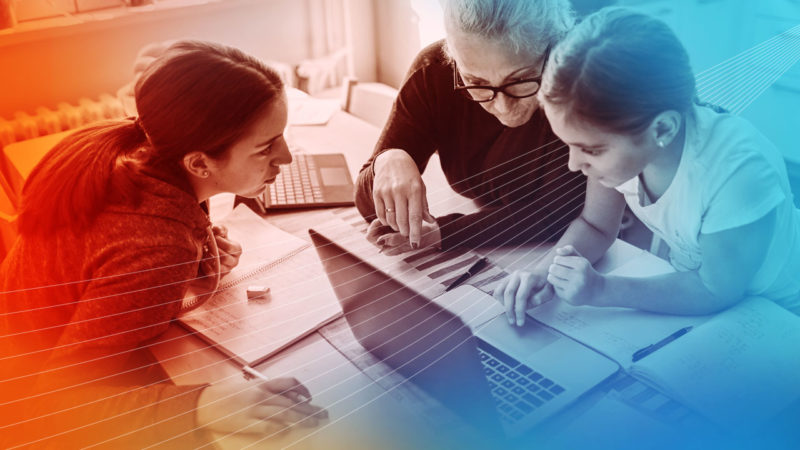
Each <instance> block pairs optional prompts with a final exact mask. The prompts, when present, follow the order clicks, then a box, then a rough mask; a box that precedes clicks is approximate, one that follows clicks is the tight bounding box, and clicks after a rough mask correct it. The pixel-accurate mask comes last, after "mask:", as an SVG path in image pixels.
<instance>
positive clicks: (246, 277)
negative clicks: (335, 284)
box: [178, 205, 342, 366]
mask: <svg viewBox="0 0 800 450" xmlns="http://www.w3.org/2000/svg"><path fill="white" fill-rule="evenodd" d="M217 225H225V226H226V227H227V228H228V237H229V238H230V239H231V240H234V241H236V242H239V244H240V245H241V246H242V255H241V257H240V258H239V264H238V265H237V266H236V268H235V269H234V270H233V271H231V272H230V273H229V274H227V275H226V276H224V277H223V278H222V280H221V282H220V286H219V288H218V290H217V292H216V293H215V294H214V295H213V296H212V297H211V298H210V299H208V300H207V301H206V302H205V303H203V304H202V305H200V306H199V307H197V308H195V309H192V310H190V311H186V312H185V313H183V314H182V315H180V316H179V317H178V321H179V322H180V323H181V324H182V325H183V326H184V327H186V328H188V329H189V330H190V331H191V332H192V333H193V334H195V335H196V336H198V337H200V338H201V339H203V340H205V341H207V342H208V343H210V344H211V345H213V346H214V347H215V348H217V349H218V350H219V351H221V352H223V353H224V354H226V355H227V356H229V357H230V358H232V359H234V360H235V361H236V362H238V363H239V364H242V365H244V364H248V365H251V366H253V365H256V364H258V363H260V362H262V361H264V360H266V359H268V358H269V357H271V356H272V355H274V354H276V353H278V352H279V351H281V350H283V349H284V348H286V347H288V346H290V345H291V344H293V343H294V342H296V341H298V340H299V339H301V338H302V337H304V336H306V335H308V334H310V333H312V332H313V331H315V330H316V329H318V328H319V327H320V326H322V325H324V324H326V323H328V322H330V321H331V320H333V319H335V318H337V317H339V316H340V315H341V314H342V311H341V308H340V307H339V303H338V302H337V301H336V297H335V296H334V294H333V291H332V290H331V288H330V285H329V284H328V283H327V278H325V273H324V272H323V270H322V266H321V264H320V262H319V259H318V258H317V257H316V252H315V251H314V249H313V248H312V247H311V245H310V243H308V242H306V241H304V240H302V239H300V238H298V237H296V236H294V235H291V234H289V233H287V232H285V231H283V230H281V229H280V228H277V227H275V226H274V225H270V224H269V223H267V222H266V221H265V220H264V219H263V218H261V217H259V216H258V215H257V214H255V213H254V212H252V211H251V210H250V209H249V208H247V207H246V206H245V205H239V206H238V207H236V209H234V210H233V212H232V213H231V214H230V215H228V216H227V217H225V218H224V219H222V220H221V221H220V222H218V223H217ZM253 285H258V286H265V287H268V288H269V293H268V294H267V295H266V296H265V297H263V298H259V299H252V300H251V299H248V298H247V292H246V291H247V288H248V286H253Z"/></svg>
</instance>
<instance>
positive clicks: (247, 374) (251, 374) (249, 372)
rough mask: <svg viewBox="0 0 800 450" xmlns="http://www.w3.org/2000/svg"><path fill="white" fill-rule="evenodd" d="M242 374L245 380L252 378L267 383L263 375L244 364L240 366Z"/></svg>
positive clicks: (266, 378)
mask: <svg viewBox="0 0 800 450" xmlns="http://www.w3.org/2000/svg"><path fill="white" fill-rule="evenodd" d="M242 372H244V379H245V380H252V379H253V378H258V379H260V380H261V381H269V377H267V376H266V375H264V374H263V373H261V372H259V371H257V370H256V369H253V368H252V367H250V366H248V365H246V364H245V365H244V366H242Z"/></svg>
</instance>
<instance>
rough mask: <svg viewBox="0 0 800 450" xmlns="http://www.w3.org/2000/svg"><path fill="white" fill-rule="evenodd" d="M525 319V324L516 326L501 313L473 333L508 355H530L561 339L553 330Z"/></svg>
mask: <svg viewBox="0 0 800 450" xmlns="http://www.w3.org/2000/svg"><path fill="white" fill-rule="evenodd" d="M526 319H527V320H526V321H525V325H523V326H521V327H518V326H516V325H509V323H508V319H506V315H505V314H501V315H499V316H497V317H495V318H494V319H493V320H491V321H489V323H487V324H486V326H484V327H482V328H481V329H480V330H478V332H477V333H475V334H476V335H477V336H478V337H480V338H481V339H483V340H484V341H486V342H488V343H490V344H492V345H494V346H495V347H497V348H499V349H500V350H502V351H504V352H506V353H508V354H510V355H530V354H532V353H536V352H538V351H540V350H542V349H543V348H545V347H548V346H549V345H550V344H552V343H554V342H557V341H558V340H559V339H561V336H560V335H559V334H558V333H556V332H555V331H553V330H551V329H549V328H547V327H545V326H544V325H542V324H540V323H538V322H536V321H533V320H531V319H530V318H529V317H528V318H526Z"/></svg>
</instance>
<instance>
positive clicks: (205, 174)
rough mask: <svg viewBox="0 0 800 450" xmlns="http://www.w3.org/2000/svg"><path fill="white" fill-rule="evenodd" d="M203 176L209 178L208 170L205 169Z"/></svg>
mask: <svg viewBox="0 0 800 450" xmlns="http://www.w3.org/2000/svg"><path fill="white" fill-rule="evenodd" d="M203 178H208V171H207V170H204V171H203Z"/></svg>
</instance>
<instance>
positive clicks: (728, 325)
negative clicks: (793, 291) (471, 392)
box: [528, 297, 800, 432]
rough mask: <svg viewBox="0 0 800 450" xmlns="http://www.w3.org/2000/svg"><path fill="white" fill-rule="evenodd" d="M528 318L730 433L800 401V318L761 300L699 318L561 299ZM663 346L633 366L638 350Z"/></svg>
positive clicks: (755, 425)
mask: <svg viewBox="0 0 800 450" xmlns="http://www.w3.org/2000/svg"><path fill="white" fill-rule="evenodd" d="M528 314H529V315H530V316H532V317H534V318H535V319H537V320H539V321H541V322H543V323H545V324H547V325H549V326H551V327H553V328H555V329H557V330H559V331H561V332H562V333H564V334H566V335H568V336H570V337H572V338H573V339H576V340H578V341H580V342H583V343H584V344H586V345H587V346H589V347H592V348H594V349H595V350H597V351H599V352H600V353H603V354H604V355H606V356H608V357H609V358H611V359H613V360H615V361H617V363H619V364H620V365H621V366H622V367H623V368H624V369H625V370H626V371H627V372H628V373H629V374H631V376H633V377H634V378H637V379H639V380H641V381H643V382H644V383H645V384H648V385H650V386H652V387H653V388H655V389H656V390H658V391H661V392H664V393H665V394H667V395H669V396H670V397H671V398H673V399H675V400H676V401H678V402H679V403H681V404H683V405H686V406H687V407H689V408H691V409H693V410H694V411H696V412H698V413H700V414H701V415H703V416H705V417H706V418H707V419H709V420H711V421H712V422H715V423H717V424H718V425H720V426H722V427H723V428H725V429H727V430H736V431H738V432H744V431H746V430H755V429H757V428H758V427H760V426H762V425H765V424H766V422H767V421H769V419H771V418H772V417H773V416H775V415H776V414H778V413H779V412H780V411H782V410H783V409H784V408H786V407H788V406H789V405H790V404H791V403H792V402H793V401H797V400H798V399H800V383H798V381H797V380H800V352H798V350H797V346H796V345H795V344H794V343H798V342H800V317H798V316H796V315H794V314H792V313H791V312H789V311H787V310H785V309H784V308H782V307H780V306H778V305H777V304H775V303H774V302H772V301H770V300H767V299H764V298H759V297H753V298H748V299H745V300H743V301H742V302H741V303H739V304H737V305H735V306H733V307H732V308H729V309H727V310H725V311H723V312H721V313H719V314H716V315H711V316H700V317H697V316H695V317H692V316H670V315H661V314H653V313H647V312H642V311H636V310H632V309H626V308H595V307H591V306H580V307H576V306H570V305H568V304H566V303H564V302H549V303H546V304H544V305H541V306H539V307H537V308H534V309H532V310H530V311H529V312H528ZM688 327H691V329H689V330H688V332H686V333H685V334H682V335H681V336H680V337H678V338H675V339H672V340H670V339H669V336H672V335H673V334H675V333H676V332H678V331H679V330H683V329H687V328H688ZM665 339H666V341H664V340H665ZM662 341H664V342H667V343H666V344H664V345H661V346H660V348H657V349H656V350H654V351H652V352H651V353H649V354H647V355H646V356H644V357H642V358H641V359H638V360H637V361H634V358H633V355H634V354H635V353H636V352H637V351H640V350H641V349H644V348H646V347H647V346H649V345H653V344H656V343H660V342H662ZM790 343H792V344H790Z"/></svg>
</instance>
